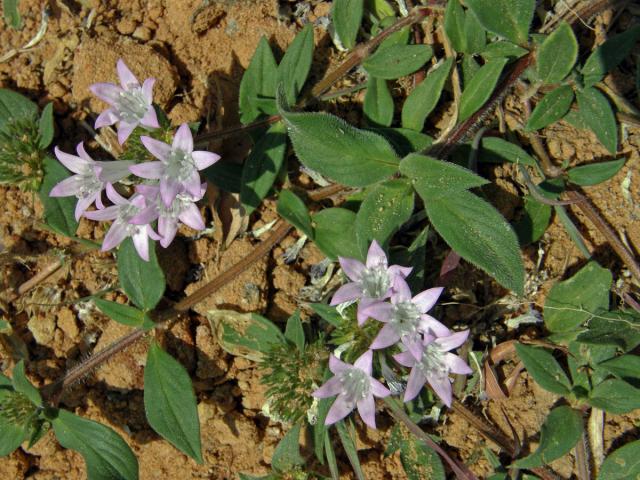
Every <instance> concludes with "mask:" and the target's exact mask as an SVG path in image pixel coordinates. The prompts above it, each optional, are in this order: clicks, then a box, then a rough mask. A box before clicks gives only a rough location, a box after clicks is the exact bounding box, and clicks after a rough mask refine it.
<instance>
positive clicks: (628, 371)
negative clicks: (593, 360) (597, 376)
mask: <svg viewBox="0 0 640 480" xmlns="http://www.w3.org/2000/svg"><path fill="white" fill-rule="evenodd" d="M598 368H602V369H603V370H605V371H606V372H608V373H610V374H612V375H615V376H616V377H618V378H621V379H622V380H624V381H625V382H627V383H630V384H631V385H634V386H636V387H637V386H638V383H639V382H638V380H640V357H639V356H637V355H621V356H619V357H616V358H612V359H611V360H607V361H606V362H602V363H600V364H599V365H598Z"/></svg>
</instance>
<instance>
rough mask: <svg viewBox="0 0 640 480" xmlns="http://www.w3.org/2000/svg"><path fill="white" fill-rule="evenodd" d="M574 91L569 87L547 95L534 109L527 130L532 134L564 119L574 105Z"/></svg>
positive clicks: (562, 87) (557, 89)
mask: <svg viewBox="0 0 640 480" xmlns="http://www.w3.org/2000/svg"><path fill="white" fill-rule="evenodd" d="M573 99H574V94H573V89H572V88H571V87H569V86H567V85H563V86H561V87H558V88H556V89H555V90H553V91H551V92H549V93H547V94H546V95H545V96H544V97H543V98H542V100H540V102H538V104H537V105H536V108H534V109H533V112H532V113H531V116H530V117H529V120H528V121H527V125H526V126H525V130H527V131H529V132H531V131H533V130H540V129H541V128H544V127H546V126H547V125H551V124H552V123H553V122H557V121H558V120H560V119H561V118H562V117H564V116H565V115H566V114H567V112H568V111H569V109H570V108H571V104H572V103H573Z"/></svg>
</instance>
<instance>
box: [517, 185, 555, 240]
mask: <svg viewBox="0 0 640 480" xmlns="http://www.w3.org/2000/svg"><path fill="white" fill-rule="evenodd" d="M551 210H552V209H551V206H550V205H546V204H544V203H540V202H538V201H537V200H535V199H534V198H533V197H532V196H531V195H525V197H524V212H523V215H522V217H521V218H520V220H518V222H517V223H516V224H514V226H513V228H514V230H515V231H516V234H517V235H518V240H519V241H520V245H521V246H525V245H529V244H530V243H534V242H537V241H538V240H540V238H541V237H542V235H544V232H545V231H546V230H547V227H548V226H549V221H550V220H551Z"/></svg>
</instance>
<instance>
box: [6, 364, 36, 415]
mask: <svg viewBox="0 0 640 480" xmlns="http://www.w3.org/2000/svg"><path fill="white" fill-rule="evenodd" d="M13 388H15V390H16V392H20V393H22V394H24V395H26V397H27V398H28V399H29V401H30V402H31V403H33V404H34V405H35V406H37V407H39V406H40V405H42V397H41V396H40V391H39V390H38V389H37V388H36V387H34V386H33V384H32V383H31V382H30V381H29V379H28V378H27V375H26V374H25V371H24V361H23V360H20V361H19V362H18V363H17V364H16V366H15V367H13Z"/></svg>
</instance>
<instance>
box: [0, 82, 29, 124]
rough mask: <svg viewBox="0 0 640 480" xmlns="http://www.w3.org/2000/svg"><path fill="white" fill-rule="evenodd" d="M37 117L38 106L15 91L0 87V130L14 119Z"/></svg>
mask: <svg viewBox="0 0 640 480" xmlns="http://www.w3.org/2000/svg"><path fill="white" fill-rule="evenodd" d="M37 117H38V107H37V105H36V104H35V103H33V102H32V101H31V100H29V99H28V98H26V97H24V96H23V95H20V94H19V93H17V92H13V91H11V90H7V89H5V88H0V130H4V129H5V126H6V125H7V123H10V122H14V121H16V120H32V119H34V118H37Z"/></svg>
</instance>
